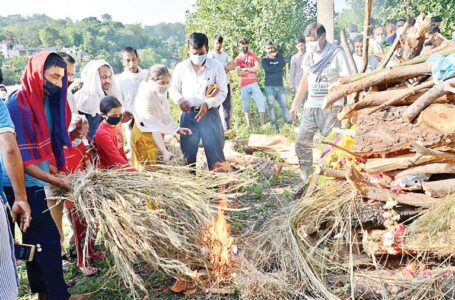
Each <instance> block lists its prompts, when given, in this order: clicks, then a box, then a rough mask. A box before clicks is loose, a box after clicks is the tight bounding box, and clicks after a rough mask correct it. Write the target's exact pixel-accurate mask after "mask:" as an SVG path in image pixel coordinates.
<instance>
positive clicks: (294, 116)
mask: <svg viewBox="0 0 455 300" xmlns="http://www.w3.org/2000/svg"><path fill="white" fill-rule="evenodd" d="M289 115H290V116H291V119H292V120H293V121H294V122H297V108H295V107H294V105H293V106H291V109H290V110H289Z"/></svg>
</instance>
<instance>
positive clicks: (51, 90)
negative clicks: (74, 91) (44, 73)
mask: <svg viewBox="0 0 455 300" xmlns="http://www.w3.org/2000/svg"><path fill="white" fill-rule="evenodd" d="M60 89H61V88H60V87H59V86H58V85H55V84H53V83H52V82H49V81H47V80H45V81H44V91H45V93H46V94H47V95H48V96H52V95H55V94H56V93H57V92H58V91H60Z"/></svg>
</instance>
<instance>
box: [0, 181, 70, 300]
mask: <svg viewBox="0 0 455 300" xmlns="http://www.w3.org/2000/svg"><path fill="white" fill-rule="evenodd" d="M4 191H5V194H6V197H7V199H8V203H9V204H10V205H11V206H12V205H13V203H14V193H13V189H12V188H9V187H5V188H4ZM26 191H27V199H28V203H29V205H30V208H31V210H32V221H31V222H30V227H29V228H28V229H27V231H26V232H25V233H23V234H22V242H23V243H24V244H32V245H36V246H37V245H38V244H39V245H40V247H38V246H37V248H36V250H35V256H34V258H33V261H30V262H27V263H26V267H27V277H28V282H29V285H30V290H31V291H32V293H44V292H47V293H48V299H49V300H66V299H69V297H70V294H69V292H68V287H67V286H66V283H65V280H64V279H63V268H62V252H61V246H60V234H59V232H58V229H57V226H56V225H55V223H54V220H53V219H52V216H51V212H50V210H49V209H48V207H47V202H46V194H45V193H44V188H43V187H27V188H26ZM10 220H11V219H10ZM11 225H12V226H14V224H12V222H11ZM13 228H14V227H13Z"/></svg>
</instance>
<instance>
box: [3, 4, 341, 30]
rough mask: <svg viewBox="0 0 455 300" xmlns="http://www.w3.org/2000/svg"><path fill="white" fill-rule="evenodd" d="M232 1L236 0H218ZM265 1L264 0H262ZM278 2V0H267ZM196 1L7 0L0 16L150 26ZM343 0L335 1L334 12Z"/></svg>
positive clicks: (178, 18)
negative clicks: (109, 18)
mask: <svg viewBox="0 0 455 300" xmlns="http://www.w3.org/2000/svg"><path fill="white" fill-rule="evenodd" d="M220 1H235V0H220ZM264 1H266V0H264ZM267 1H277V0H267ZM195 2H196V0H122V1H119V0H67V1H65V0H45V1H39V0H9V1H8V2H6V3H5V4H4V5H2V8H1V9H0V15H1V16H7V15H14V14H21V15H23V16H30V15H33V14H46V15H48V16H50V17H52V18H56V19H64V18H66V17H70V18H71V19H73V20H81V19H83V18H86V17H91V16H95V17H98V18H100V16H101V15H102V14H105V13H108V14H110V15H111V16H112V18H113V19H114V20H115V21H120V22H122V23H126V24H129V23H142V24H143V25H152V24H157V23H160V22H171V23H172V22H182V23H183V22H184V21H185V12H186V11H187V10H190V9H191V8H192V5H193V4H194V3H195ZM345 3H346V1H345V0H335V9H336V10H337V11H339V10H341V9H342V8H344V7H346V4H345Z"/></svg>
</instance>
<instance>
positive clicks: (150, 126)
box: [134, 80, 178, 134]
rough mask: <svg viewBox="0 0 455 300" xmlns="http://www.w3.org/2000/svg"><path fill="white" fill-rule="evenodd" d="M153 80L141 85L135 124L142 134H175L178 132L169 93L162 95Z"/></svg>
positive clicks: (135, 105)
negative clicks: (170, 106)
mask: <svg viewBox="0 0 455 300" xmlns="http://www.w3.org/2000/svg"><path fill="white" fill-rule="evenodd" d="M155 85H156V83H155V82H154V81H152V80H150V81H143V82H142V83H141V84H140V85H139V89H138V91H137V95H136V99H135V102H134V122H136V125H137V127H138V128H139V129H140V130H141V131H142V132H161V133H163V134H174V133H175V132H176V131H177V130H178V126H177V125H176V124H175V122H174V120H173V119H172V117H171V114H170V110H169V103H168V99H167V93H164V94H161V93H159V92H158V91H157V89H156V86H155Z"/></svg>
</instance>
